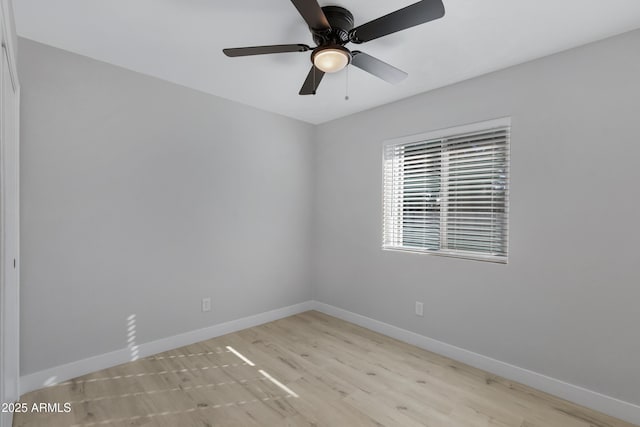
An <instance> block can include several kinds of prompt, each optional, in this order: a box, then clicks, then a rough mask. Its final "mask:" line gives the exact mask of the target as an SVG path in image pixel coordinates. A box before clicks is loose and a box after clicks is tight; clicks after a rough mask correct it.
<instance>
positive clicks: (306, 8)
mask: <svg viewBox="0 0 640 427" xmlns="http://www.w3.org/2000/svg"><path fill="white" fill-rule="evenodd" d="M291 3H293V5H294V6H295V7H296V9H298V12H300V15H302V17H303V18H304V20H305V21H306V22H307V25H309V28H311V29H312V30H316V31H326V30H330V29H331V25H329V21H328V20H327V17H326V16H325V15H324V12H323V11H322V8H320V5H319V4H318V2H317V1H316V0H291Z"/></svg>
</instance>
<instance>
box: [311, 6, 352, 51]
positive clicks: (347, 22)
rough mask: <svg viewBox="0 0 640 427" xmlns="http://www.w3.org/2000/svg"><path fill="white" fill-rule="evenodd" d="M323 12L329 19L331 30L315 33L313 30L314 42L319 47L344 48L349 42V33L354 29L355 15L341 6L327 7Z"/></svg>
mask: <svg viewBox="0 0 640 427" xmlns="http://www.w3.org/2000/svg"><path fill="white" fill-rule="evenodd" d="M322 11H323V12H324V15H325V16H326V17H327V21H329V25H330V26H331V29H330V30H329V31H315V30H313V29H312V30H311V32H312V33H313V41H315V42H316V44H317V45H318V46H328V45H339V46H343V45H345V44H347V43H348V42H349V31H351V30H352V29H353V14H352V13H351V12H349V11H348V10H347V9H345V8H344V7H340V6H325V7H323V8H322Z"/></svg>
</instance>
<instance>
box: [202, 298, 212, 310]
mask: <svg viewBox="0 0 640 427" xmlns="http://www.w3.org/2000/svg"><path fill="white" fill-rule="evenodd" d="M202 311H203V312H205V311H211V298H210V297H207V298H202Z"/></svg>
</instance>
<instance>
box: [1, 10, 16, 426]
mask: <svg viewBox="0 0 640 427" xmlns="http://www.w3.org/2000/svg"><path fill="white" fill-rule="evenodd" d="M0 37H1V40H2V52H1V54H2V61H1V62H0V66H2V73H0V76H1V77H2V78H3V79H2V80H4V77H5V76H4V75H3V74H4V70H5V68H4V66H3V65H4V64H3V63H4V62H5V61H6V63H7V65H8V72H9V77H10V81H11V84H10V89H13V98H14V102H13V105H10V106H9V107H3V108H1V109H0V115H1V117H2V119H3V123H2V125H1V126H0V128H1V131H2V134H3V135H2V138H1V145H2V146H1V147H0V148H1V150H0V152H1V153H2V154H1V155H0V196H1V200H2V203H1V206H0V252H1V257H2V260H1V261H0V264H1V265H2V269H1V272H0V362H2V363H0V402H7V401H14V400H17V399H18V398H19V397H20V385H19V380H20V366H19V363H20V348H19V347H20V346H19V336H20V298H19V284H20V264H19V259H20V257H19V255H20V232H19V230H20V196H19V195H20V191H19V189H20V161H19V159H20V154H19V150H20V144H19V141H20V137H19V130H20V120H19V117H20V85H19V83H18V73H17V68H16V60H15V58H16V57H15V48H16V42H17V38H16V32H15V26H14V22H13V8H12V4H11V0H0ZM0 83H2V81H0ZM0 92H2V96H3V97H4V96H5V94H4V91H0ZM0 105H2V106H5V102H4V99H0ZM5 108H11V109H12V111H11V114H9V115H10V116H11V118H12V119H13V120H11V123H7V122H6V121H5V120H4V117H5V114H4V112H5ZM6 128H8V129H9V130H10V132H5V129H6ZM5 135H10V137H8V138H5ZM7 154H11V159H7V158H6V155H7ZM7 161H8V162H13V166H14V168H13V169H11V172H13V173H15V176H14V177H13V179H14V181H13V182H15V184H14V185H13V188H12V189H13V194H14V195H15V197H11V198H7V197H6V192H7V191H6V189H7V187H6V185H7V173H8V171H7V169H6V167H5V162H7ZM7 209H10V210H11V211H12V212H14V213H15V216H16V218H15V224H14V225H13V226H12V227H10V229H7V227H5V225H6V220H5V212H6V210H7ZM7 233H11V235H12V236H13V238H14V240H15V245H14V246H13V247H12V248H9V250H10V251H11V252H12V253H5V252H7V248H6V245H5V243H6V241H5V240H6V236H7ZM14 260H15V261H14ZM9 269H11V270H12V271H11V270H9ZM9 271H11V274H13V276H9V275H8V272H9ZM7 277H10V278H11V283H5V282H7V280H6V279H7ZM7 285H8V286H12V287H13V288H12V289H11V292H5V291H7V289H8V288H7V287H6V286H7ZM7 294H8V295H7ZM7 296H11V298H10V299H11V301H9V300H8V298H7ZM7 307H12V308H13V310H7V309H6V308H7ZM7 341H11V342H12V343H18V345H11V348H10V347H9V346H6V345H5V343H6V342H7ZM7 355H11V357H6V356H7ZM7 360H10V361H11V363H5V362H6V361H7ZM12 418H13V417H12V414H11V413H2V412H0V427H10V426H11V422H12Z"/></svg>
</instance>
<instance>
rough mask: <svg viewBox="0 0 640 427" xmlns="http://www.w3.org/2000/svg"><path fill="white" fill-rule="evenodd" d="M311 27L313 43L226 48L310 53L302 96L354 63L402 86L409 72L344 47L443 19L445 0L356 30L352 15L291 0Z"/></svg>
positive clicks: (233, 52) (426, 1)
mask: <svg viewBox="0 0 640 427" xmlns="http://www.w3.org/2000/svg"><path fill="white" fill-rule="evenodd" d="M291 3H293V5H294V6H295V7H296V9H298V12H299V13H300V15H302V18H304V20H305V21H306V23H307V24H308V25H309V30H310V31H311V34H312V36H313V41H314V42H315V43H316V44H317V45H318V46H317V47H315V48H311V47H309V46H307V45H306V44H284V45H271V46H253V47H240V48H233V49H223V52H224V54H225V55H227V56H229V57H237V56H250V55H266V54H272V53H286V52H307V51H309V50H311V51H312V52H311V63H312V66H311V70H310V71H309V74H308V75H307V78H306V80H305V82H304V84H303V85H302V89H300V95H315V94H316V90H317V89H318V86H319V85H320V82H321V81H322V77H324V75H325V73H335V72H338V71H340V70H342V69H344V68H345V67H346V66H347V65H349V64H352V65H354V66H356V67H358V68H360V69H362V70H364V71H366V72H368V73H371V74H373V75H374V76H376V77H379V78H381V79H382V80H385V81H387V82H389V83H399V82H400V81H402V80H404V79H405V78H406V77H407V73H405V72H404V71H402V70H399V69H398V68H396V67H394V66H392V65H389V64H387V63H386V62H383V61H381V60H379V59H377V58H374V57H373V56H371V55H367V54H366V53H364V52H361V51H359V50H354V51H351V50H349V49H347V48H346V47H344V46H345V45H346V44H347V43H355V44H360V43H364V42H368V41H371V40H374V39H377V38H380V37H383V36H386V35H389V34H392V33H395V32H398V31H402V30H406V29H407V28H411V27H414V26H416V25H420V24H424V23H426V22H429V21H433V20H435V19H439V18H442V17H443V16H444V5H443V4H442V0H422V1H419V2H417V3H414V4H412V5H409V6H407V7H405V8H402V9H399V10H396V11H395V12H392V13H390V14H388V15H385V16H383V17H380V18H378V19H374V20H373V21H370V22H367V23H366V24H363V25H360V26H358V27H355V28H354V23H353V15H352V14H351V12H349V11H348V10H347V9H345V8H343V7H339V6H325V7H320V5H319V4H318V2H317V0H291Z"/></svg>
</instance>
